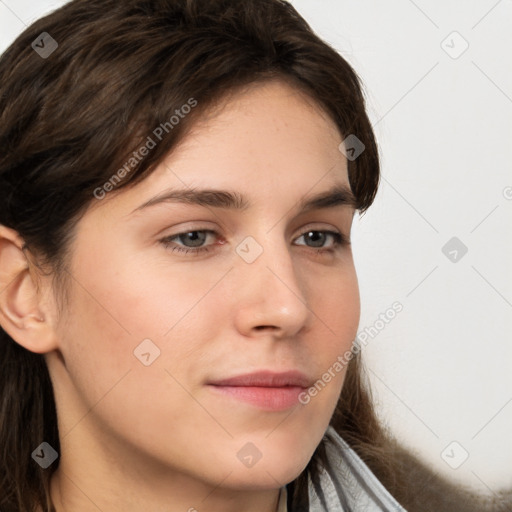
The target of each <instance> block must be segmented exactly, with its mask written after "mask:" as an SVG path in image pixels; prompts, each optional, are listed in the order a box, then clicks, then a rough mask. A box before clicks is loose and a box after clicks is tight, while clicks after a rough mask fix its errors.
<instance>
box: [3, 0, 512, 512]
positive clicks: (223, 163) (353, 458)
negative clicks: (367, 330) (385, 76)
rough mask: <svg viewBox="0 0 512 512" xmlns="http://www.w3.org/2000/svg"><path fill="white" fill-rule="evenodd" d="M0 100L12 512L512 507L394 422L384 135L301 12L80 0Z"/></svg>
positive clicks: (277, 6)
mask: <svg viewBox="0 0 512 512" xmlns="http://www.w3.org/2000/svg"><path fill="white" fill-rule="evenodd" d="M0 87H1V95H0V141H1V148H2V151H1V154H0V184H1V187H0V194H1V196H0V325H1V327H2V329H1V330H0V349H1V352H2V357H1V358H0V411H1V413H0V510H1V511H2V512H14V511H16V512H18V511H22V512H29V511H40V512H43V511H44V512H48V511H55V512H69V511H72V512H85V511H92V510H94V511H96V510H101V511H104V512H107V511H108V512H117V511H123V512H131V511H140V510H152V511H161V512H175V511H189V512H193V511H198V512H202V511H209V512H216V511H223V512H229V511H234V510H237V511H239V510H244V511H246V512H253V511H254V512H256V511H258V512H274V511H280V512H283V511H285V510H288V511H289V512H292V511H293V512H296V511H306V510H309V511H326V510H327V511H339V510H346V511H348V510H353V511H359V510H361V511H382V510H385V511H400V510H409V511H427V510H432V511H434V510H435V511H444V510H445V511H455V510H464V511H471V510H475V511H476V510H510V508H509V507H510V500H508V501H507V498H506V496H505V494H503V495H501V496H500V497H497V498H496V499H494V500H490V499H489V500H484V499H483V498H482V499H479V498H478V497H476V496H473V495H472V494H471V493H470V492H468V491H466V490H464V489H461V488H458V487H456V486H454V485H452V484H450V483H448V482H444V481H443V480H441V479H440V478H439V477H437V476H436V475H435V474H434V473H432V472H431V471H430V470H429V469H428V468H427V467H426V466H424V465H423V464H422V463H421V462H420V461H418V460H416V459H415V458H414V457H413V456H412V455H409V454H408V453H407V452H406V451H405V450H403V449H401V448H400V446H399V445H398V444H397V443H396V442H395V441H394V440H393V438H392V436H391V435H389V434H388V433H387V432H386V431H385V429H384V428H383V427H382V426H381V425H380V424H379V421H378V420H377V417H376V415H375V412H374V409H373V405H372V401H371V395H370V393H369V391H368V388H367V385H366V384H365V382H364V376H363V374H362V368H361V362H360V357H359V350H358V345H357V340H356V334H357V327H358V321H359V311H360V305H359V294H358V285H357V277H356V273H355V269H354V262H353V259H352V253H351V249H350V230H351V224H352V220H353V217H354V215H355V212H356V211H357V212H359V213H361V212H364V211H365V210H366V209H367V208H368V207H369V206H370V205H371V204H372V202H373V199H374V197H375V194H376V191H377V186H378V182H379V161H378V154H377V148H376V142H375V139H374V135H373V132H372V128H371V125H370V123H369V120H368V117H367V115H366V113H365V103H364V98H363V95H362V93H361V89H360V84H359V80H358V78H357V76H356V74H355V72H354V71H353V70H352V69H351V67H350V66H349V65H348V63H347V62H346V61H345V60H344V59H343V58H342V57H341V56H340V55H339V54H338V53H336V52H335V51H334V50H333V49H332V48H331V47H329V46H328V45H327V44H326V43H324V42H323V41H321V40H320V39H319V38H318V37H317V36H316V35H315V34H314V33H313V32H312V31H311V29H310V28H309V26H308V25H307V24H306V22H305V21H304V20H303V19H302V18H301V17H300V16H299V14H298V13H297V12H296V10H295V9H294V8H293V7H292V6H291V5H290V4H289V3H287V2H284V1H280V0H244V1H243V2H236V1H235V0H126V1H123V2H118V1H114V0H101V1H100V0H74V1H72V2H70V3H68V4H66V5H65V6H64V7H62V8H61V9H59V10H57V11H56V12H54V13H53V14H51V15H50V16H47V17H45V18H43V19H41V20H39V21H37V22H36V23H34V24H33V25H32V26H30V27H29V28H28V29H27V30H25V32H24V33H23V34H21V36H19V37H18V39H17V40H16V41H15V42H14V43H13V44H12V45H11V47H10V48H9V49H8V50H7V51H6V52H5V53H4V55H3V56H2V58H1V60H0ZM491 501H492V502H491Z"/></svg>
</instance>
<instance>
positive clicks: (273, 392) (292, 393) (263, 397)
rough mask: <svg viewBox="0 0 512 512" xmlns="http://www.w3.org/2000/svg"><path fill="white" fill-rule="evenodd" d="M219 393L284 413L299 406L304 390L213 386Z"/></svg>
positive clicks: (296, 388)
mask: <svg viewBox="0 0 512 512" xmlns="http://www.w3.org/2000/svg"><path fill="white" fill-rule="evenodd" d="M210 388H212V389H213V390H215V391H216V392H217V393H221V394H223V395H226V396H230V397H233V398H236V399H238V400H241V401H242V402H247V403H250V404H252V405H255V406H256V407H259V408H260V409H264V410H267V411H282V410H285V409H289V408H290V407H293V406H295V405H297V404H299V403H300V402H299V395H300V393H301V392H302V391H304V388H301V387H300V386H286V387H280V388H268V387H257V386H212V385H210Z"/></svg>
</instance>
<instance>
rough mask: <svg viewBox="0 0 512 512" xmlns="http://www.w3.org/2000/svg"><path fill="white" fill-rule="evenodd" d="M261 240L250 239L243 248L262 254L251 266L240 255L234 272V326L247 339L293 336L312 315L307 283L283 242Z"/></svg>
mask: <svg viewBox="0 0 512 512" xmlns="http://www.w3.org/2000/svg"><path fill="white" fill-rule="evenodd" d="M261 238H262V239H265V242H264V243H262V244H258V243H257V242H256V241H255V240H254V239H253V238H251V239H250V240H251V241H250V242H249V243H248V244H247V245H245V246H244V249H247V248H249V251H256V253H255V254H258V253H259V252H260V251H262V252H261V254H259V256H257V258H256V259H255V260H254V261H252V262H250V263H249V261H251V258H245V259H244V257H242V256H241V257H240V259H239V260H238V261H237V263H236V265H235V269H234V271H233V274H234V275H233V278H234V279H236V282H237V290H236V292H235V293H236V297H235V301H234V305H233V307H234V308H235V311H236V314H235V322H236V327H237V329H238V330H239V332H241V333H243V334H244V335H246V336H255V335H261V336H268V334H269V333H270V334H272V336H274V337H277V338H288V337H293V336H296V335H297V334H298V333H299V332H300V331H301V330H302V329H304V328H306V327H307V323H308V321H309V319H310V316H311V310H310V306H309V304H308V303H307V287H306V284H307V283H306V282H305V280H304V279H301V276H299V275H298V272H297V268H296V267H294V263H293V255H292V254H291V252H290V249H289V248H288V247H287V244H286V242H285V241H284V240H283V239H281V240H278V237H272V238H270V237H266V238H265V237H264V236H263V237H261ZM241 245H244V244H243V243H242V244H241ZM239 254H242V255H243V253H242V252H239ZM253 256H254V255H253ZM260 333H261V334H260Z"/></svg>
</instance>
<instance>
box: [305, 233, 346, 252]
mask: <svg viewBox="0 0 512 512" xmlns="http://www.w3.org/2000/svg"><path fill="white" fill-rule="evenodd" d="M329 237H330V238H331V240H333V244H332V245H331V247H327V248H326V247H325V246H324V243H325V240H327V239H328V238H329ZM300 238H305V240H309V241H311V242H312V243H313V244H314V245H312V246H309V247H312V248H314V249H317V250H316V252H317V253H324V252H334V251H336V250H339V249H341V248H343V247H346V246H347V245H349V244H350V242H349V241H348V239H347V238H346V237H345V235H343V234H342V233H338V232H337V231H322V230H316V229H310V230H308V231H306V232H305V233H303V234H302V235H301V236H299V238H297V240H298V239H300ZM299 245H301V244H299ZM318 247H319V248H318Z"/></svg>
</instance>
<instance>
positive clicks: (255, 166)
mask: <svg viewBox="0 0 512 512" xmlns="http://www.w3.org/2000/svg"><path fill="white" fill-rule="evenodd" d="M340 142H341V135H340V133H339V130H338V127H337V126H336V124H335V123H334V122H333V121H332V119H331V118H330V117H329V116H328V115H327V114H326V113H325V112H324V111H323V110H322V109H321V108H320V107H319V106H318V105H317V104H316V102H315V101H314V100H313V99H311V98H310V97H309V96H307V95H306V94H304V93H303V92H302V91H300V90H298V89H297V88H295V87H292V86H290V85H289V84H287V83H285V82H283V81H280V80H274V81H270V82H263V83H256V84H251V85H250V86H249V87H247V88H246V89H244V90H243V91H241V92H237V93H235V94H231V95H229V96H227V97H226V98H225V99H224V100H223V101H222V102H221V103H219V104H218V105H217V106H216V107H215V108H214V109H212V110H210V112H208V113H207V115H206V116H205V117H204V118H203V119H200V120H199V121H198V122H196V124H195V125H194V126H192V128H191V129H190V131H189V133H188V135H187V136H186V137H185V138H184V139H183V140H182V141H181V143H180V144H179V145H178V146H176V147H175V148H173V149H172V151H171V152H170V153H169V154H168V155H167V157H166V158H165V159H164V161H162V162H160V164H159V165H158V166H157V168H156V169H155V170H154V171H153V172H152V173H151V174H150V175H149V176H148V177H146V178H145V179H144V180H143V181H141V182H140V183H138V184H137V185H136V186H135V187H133V188H131V187H128V188H126V189H120V190H119V191H117V192H116V191H114V193H112V194H110V197H108V198H107V199H112V198H113V197H115V196H119V199H121V200H122V201H123V202H125V201H129V202H133V201H138V202H139V203H140V199H143V198H144V197H147V196H148V195H149V194H157V193H159V192H162V191H163V190H169V189H170V188H173V187H174V188H178V189H184V188H194V187H200V188H217V189H219V188H223V189H230V190H233V189H237V190H240V191H241V192H242V193H243V194H244V196H254V197H257V196H261V197H262V196H263V195H265V196H266V197H269V195H273V196H274V198H275V199H276V200H278V198H279V195H280V194H282V193H285V192H286V194H287V195H290V194H291V193H292V192H293V193H295V195H304V194H306V193H308V191H310V190H311V191H312V192H318V191H320V190H325V189H326V188H328V187H330V186H332V185H340V184H344V185H345V186H346V187H347V188H350V187H349V185H348V174H347V163H346V159H345V157H344V155H343V154H342V153H341V152H340V151H339V149H338V146H339V144H340ZM315 187H316V190H313V189H315ZM105 202H107V201H105ZM114 202H115V201H114ZM99 203H101V201H100V202H99ZM137 206H139V205H138V204H137Z"/></svg>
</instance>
